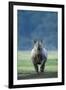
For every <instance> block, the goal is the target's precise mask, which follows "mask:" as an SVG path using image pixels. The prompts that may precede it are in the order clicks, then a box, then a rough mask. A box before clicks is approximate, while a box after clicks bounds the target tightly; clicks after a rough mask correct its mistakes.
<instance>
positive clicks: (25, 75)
mask: <svg viewBox="0 0 66 90" xmlns="http://www.w3.org/2000/svg"><path fill="white" fill-rule="evenodd" d="M57 73H58V53H57V51H49V52H48V60H47V62H46V65H45V72H44V73H39V74H37V73H36V72H35V69H34V66H33V64H32V60H31V57H30V51H18V53H17V76H18V77H17V78H18V79H19V80H20V79H32V78H55V77H57Z"/></svg>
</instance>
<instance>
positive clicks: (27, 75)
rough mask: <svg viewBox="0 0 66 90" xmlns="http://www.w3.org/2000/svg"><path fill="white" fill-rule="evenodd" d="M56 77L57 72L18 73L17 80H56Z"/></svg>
mask: <svg viewBox="0 0 66 90" xmlns="http://www.w3.org/2000/svg"><path fill="white" fill-rule="evenodd" d="M57 76H58V73H57V72H48V71H47V72H44V73H38V74H37V73H35V72H34V73H18V77H17V79H18V80H21V79H40V78H56V77H57Z"/></svg>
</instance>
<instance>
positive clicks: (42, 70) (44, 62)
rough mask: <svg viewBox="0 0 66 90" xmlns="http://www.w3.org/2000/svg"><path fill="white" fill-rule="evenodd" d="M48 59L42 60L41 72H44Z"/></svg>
mask: <svg viewBox="0 0 66 90" xmlns="http://www.w3.org/2000/svg"><path fill="white" fill-rule="evenodd" d="M46 61H47V58H45V59H44V60H42V62H41V66H40V72H44V69H45V64H46Z"/></svg>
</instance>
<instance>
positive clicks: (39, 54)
mask: <svg viewBox="0 0 66 90" xmlns="http://www.w3.org/2000/svg"><path fill="white" fill-rule="evenodd" d="M31 58H32V62H33V65H34V68H35V70H36V72H44V69H45V63H46V61H47V51H46V49H45V48H43V43H42V41H34V48H33V49H32V51H31ZM39 65H40V71H39Z"/></svg>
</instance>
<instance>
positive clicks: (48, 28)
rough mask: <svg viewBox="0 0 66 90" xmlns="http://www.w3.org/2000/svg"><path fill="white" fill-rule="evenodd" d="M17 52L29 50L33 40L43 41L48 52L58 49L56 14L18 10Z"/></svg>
mask: <svg viewBox="0 0 66 90" xmlns="http://www.w3.org/2000/svg"><path fill="white" fill-rule="evenodd" d="M17 20H18V21H17V22H18V23H17V28H18V32H17V33H18V35H17V37H18V50H31V49H32V48H33V41H34V40H35V39H38V40H43V45H44V47H45V48H47V49H48V50H57V48H58V45H57V44H58V13H57V12H50V11H30V10H18V12H17Z"/></svg>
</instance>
